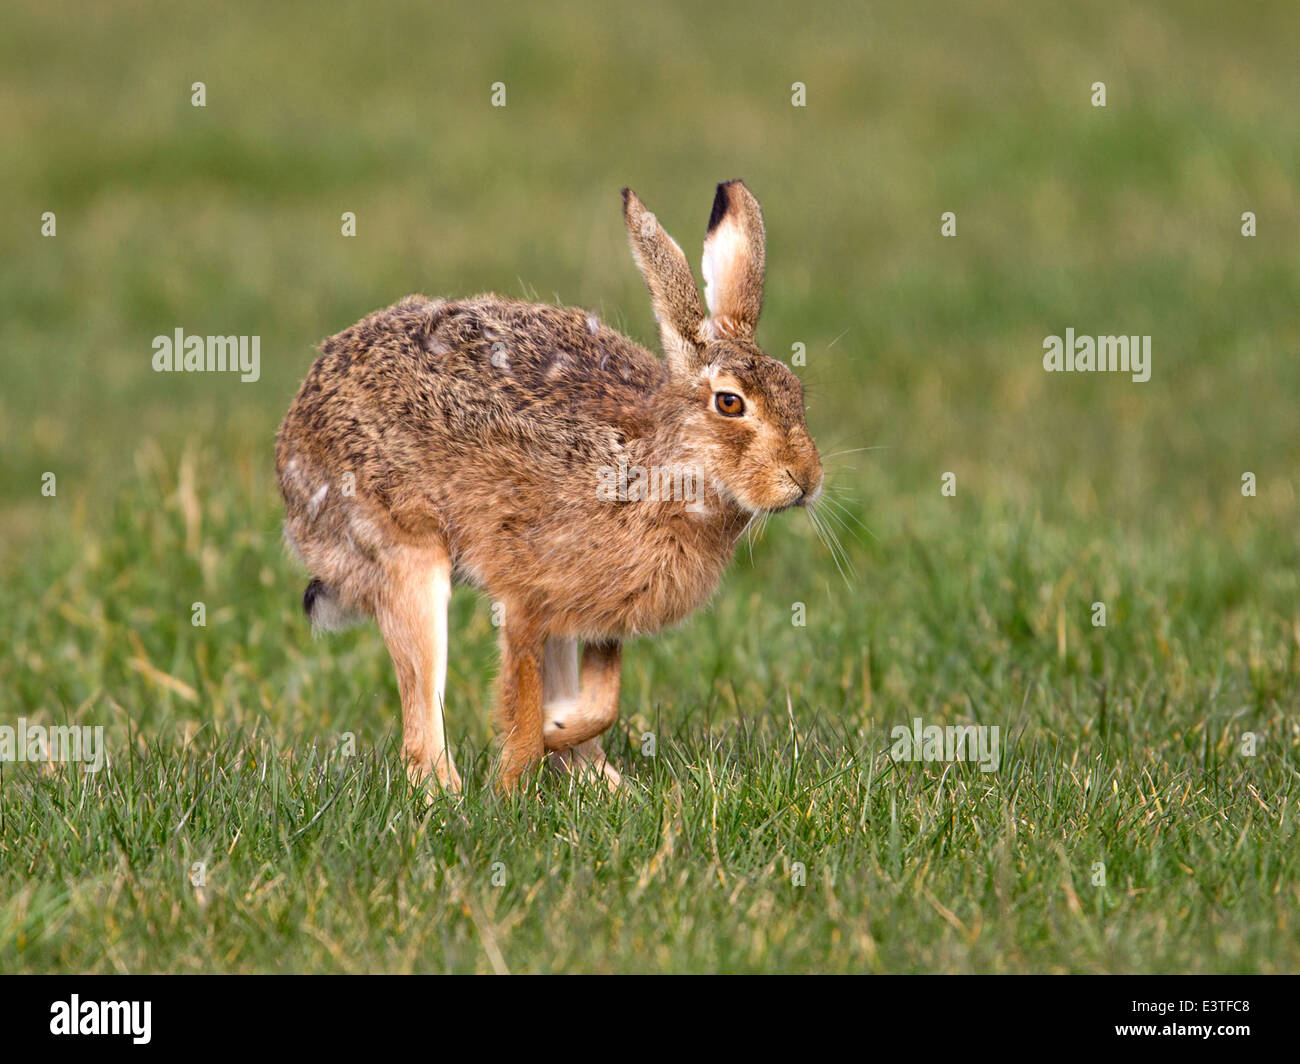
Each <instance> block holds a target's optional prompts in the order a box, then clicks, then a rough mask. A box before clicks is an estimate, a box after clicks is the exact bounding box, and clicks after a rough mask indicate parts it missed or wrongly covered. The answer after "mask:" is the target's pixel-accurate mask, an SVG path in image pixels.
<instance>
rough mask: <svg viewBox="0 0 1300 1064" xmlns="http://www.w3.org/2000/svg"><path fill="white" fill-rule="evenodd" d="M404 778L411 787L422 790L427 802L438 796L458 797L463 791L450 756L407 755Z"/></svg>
mask: <svg viewBox="0 0 1300 1064" xmlns="http://www.w3.org/2000/svg"><path fill="white" fill-rule="evenodd" d="M406 778H407V779H408V780H410V781H411V786H412V787H415V788H416V789H417V790H423V791H424V792H425V796H426V798H427V799H428V800H429V801H433V799H434V798H435V797H437V796H438V795H439V794H448V795H453V796H456V795H459V794H460V793H461V791H462V789H463V787H462V785H461V781H460V773H459V772H457V771H456V764H455V762H453V761H452V759H451V755H450V754H443V755H442V756H440V757H437V758H431V757H424V756H411V755H410V754H408V755H407V758H406Z"/></svg>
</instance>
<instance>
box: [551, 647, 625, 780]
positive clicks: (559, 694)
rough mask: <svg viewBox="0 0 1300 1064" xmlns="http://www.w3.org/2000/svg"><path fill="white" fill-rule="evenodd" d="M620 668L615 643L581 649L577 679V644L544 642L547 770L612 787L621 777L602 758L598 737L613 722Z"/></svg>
mask: <svg viewBox="0 0 1300 1064" xmlns="http://www.w3.org/2000/svg"><path fill="white" fill-rule="evenodd" d="M621 666H622V655H621V647H620V644H618V643H595V644H591V645H589V646H587V647H584V648H583V658H582V672H581V680H580V679H579V672H578V641H577V640H576V639H572V638H569V637H563V636H557V637H552V638H550V639H548V640H547V641H546V650H545V653H544V654H543V658H542V681H543V682H542V691H543V696H542V697H543V715H544V717H545V724H544V726H543V735H544V737H545V740H546V749H547V752H548V757H549V760H550V763H551V767H552V768H554V769H556V770H557V771H560V772H566V773H569V774H571V775H574V776H577V777H579V778H582V779H603V780H605V782H606V783H608V784H609V786H610V787H611V788H616V787H618V786H619V785H620V784H621V783H622V782H623V777H622V776H620V775H619V773H618V770H617V769H615V768H614V766H613V765H611V764H610V763H609V761H608V759H607V758H606V757H605V749H604V747H603V746H601V742H600V736H601V734H602V733H603V732H605V731H606V730H608V728H609V727H610V726H611V725H612V724H613V723H614V721H615V720H617V719H618V691H619V679H620V673H621Z"/></svg>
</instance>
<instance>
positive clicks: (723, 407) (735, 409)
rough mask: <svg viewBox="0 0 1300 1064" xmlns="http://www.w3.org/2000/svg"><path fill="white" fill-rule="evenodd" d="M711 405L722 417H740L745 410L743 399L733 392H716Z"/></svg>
mask: <svg viewBox="0 0 1300 1064" xmlns="http://www.w3.org/2000/svg"><path fill="white" fill-rule="evenodd" d="M713 406H714V408H715V409H716V410H717V411H718V413H719V414H721V415H722V416H723V417H740V415H741V414H743V413H744V412H745V400H743V399H742V398H741V397H740V396H738V395H737V394H736V393H735V392H718V394H717V395H715V396H714V397H713Z"/></svg>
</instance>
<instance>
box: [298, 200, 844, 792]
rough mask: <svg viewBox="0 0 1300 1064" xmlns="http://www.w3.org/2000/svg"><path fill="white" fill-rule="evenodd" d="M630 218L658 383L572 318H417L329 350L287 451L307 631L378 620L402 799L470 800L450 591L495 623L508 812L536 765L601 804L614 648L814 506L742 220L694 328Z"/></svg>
mask: <svg viewBox="0 0 1300 1064" xmlns="http://www.w3.org/2000/svg"><path fill="white" fill-rule="evenodd" d="M623 217H624V221H625V223H626V226H627V231H628V234H629V237H630V239H631V245H632V254H633V257H634V258H635V260H636V263H637V265H638V267H639V268H640V270H641V273H642V275H643V276H644V277H645V281H646V284H647V285H648V287H649V289H650V296H651V300H652V302H653V305H654V313H655V318H656V319H657V321H658V324H659V330H660V340H661V343H662V345H663V351H664V356H665V358H664V359H662V360H661V359H659V358H657V357H655V356H654V355H652V354H651V353H650V352H649V351H647V350H645V349H644V348H642V347H640V346H638V345H637V344H635V343H633V342H632V341H631V340H629V339H627V338H626V337H625V336H622V335H620V334H619V333H617V332H615V331H614V330H612V329H610V328H608V327H607V326H605V325H604V324H602V323H601V322H600V321H599V320H598V319H597V318H596V317H595V316H594V315H592V314H589V313H588V312H586V311H584V310H577V309H572V308H568V307H557V306H546V305H539V304H534V303H526V302H522V301H518V300H514V299H506V298H503V297H500V296H496V295H481V296H476V297H474V298H472V299H465V300H454V301H453V300H442V299H432V300H430V299H426V298H423V297H421V296H410V297H408V298H406V299H404V300H402V301H401V302H400V303H397V304H395V305H394V306H392V307H389V308H388V309H387V310H383V311H379V312H377V313H375V314H371V315H370V316H369V317H367V318H364V319H363V320H362V321H360V322H358V323H357V324H356V325H353V326H352V327H351V328H349V329H345V330H344V331H343V332H341V333H339V334H338V335H337V336H333V337H331V338H330V339H328V340H326V341H325V342H324V343H323V344H322V345H321V355H320V357H319V358H318V359H317V360H316V362H315V364H314V365H313V366H312V368H311V371H310V372H309V374H308V375H307V379H306V381H305V382H304V383H303V385H302V388H301V389H300V390H299V392H298V395H297V398H296V399H295V400H294V402H293V405H292V406H291V407H290V409H289V412H288V414H287V415H286V416H285V419H284V423H283V424H282V425H281V426H280V432H279V435H278V438H277V441H276V469H277V472H278V474H279V480H280V489H281V492H282V494H283V496H284V502H285V510H286V515H287V518H286V522H285V535H286V537H287V539H288V541H289V543H290V544H291V545H292V547H293V548H294V549H295V550H296V551H297V553H298V554H299V555H300V556H301V557H302V559H303V560H304V561H305V563H306V565H307V566H308V568H309V569H310V571H311V573H312V580H311V582H310V583H309V584H308V585H307V591H306V593H305V595H304V596H303V608H304V610H305V611H306V613H307V616H308V617H309V618H310V619H311V621H312V623H313V625H315V626H317V627H322V628H327V629H336V628H339V627H343V626H345V625H347V624H349V623H352V622H354V621H357V620H360V619H362V618H364V617H366V616H373V617H375V618H376V620H377V621H378V623H379V629H380V632H381V633H382V634H383V637H384V640H385V642H386V643H387V645H388V649H389V652H390V653H391V655H392V658H393V664H394V665H395V666H396V669H397V681H398V687H399V689H400V692H401V701H402V732H403V747H402V748H403V755H404V758H405V761H406V764H407V770H408V776H409V778H410V779H411V781H412V782H413V783H415V784H417V785H419V784H424V783H426V782H429V781H430V777H431V776H432V777H433V778H436V780H437V782H438V783H439V784H440V785H441V786H442V787H443V788H444V789H446V790H448V791H453V792H454V791H459V789H460V786H461V781H460V776H459V774H458V773H457V771H456V766H455V763H454V761H453V759H452V755H451V750H450V748H449V747H448V744H447V739H446V734H445V732H444V725H443V696H444V690H445V685H446V676H447V653H448V651H447V643H448V638H447V637H448V633H447V603H448V600H449V598H450V596H451V588H452V584H453V583H454V582H456V581H464V582H468V583H470V584H473V585H476V586H477V587H480V588H482V589H484V590H486V592H487V593H488V594H489V595H490V596H491V597H492V598H493V600H494V620H496V621H498V622H499V623H500V628H501V636H500V642H501V670H500V679H499V692H498V713H499V718H500V727H501V730H502V732H503V734H504V740H503V746H502V750H501V756H500V767H499V773H500V774H499V778H498V784H499V786H500V787H501V789H502V790H504V791H506V792H509V791H512V790H513V789H515V788H516V787H517V786H518V784H519V782H520V779H521V777H523V775H524V773H526V772H528V771H529V770H531V769H532V768H533V766H535V765H536V764H538V763H540V762H541V761H542V760H543V758H544V757H545V756H546V755H549V756H550V760H551V762H552V764H553V765H554V766H555V767H556V768H558V769H561V770H567V771H570V772H574V773H579V774H584V775H588V776H592V777H595V778H603V779H605V780H607V781H608V782H609V783H610V784H611V785H617V784H618V782H619V775H618V773H617V772H616V771H615V770H614V769H613V767H612V766H610V765H609V764H608V763H607V761H606V759H605V754H604V751H603V749H602V747H601V744H600V735H601V734H602V733H603V732H604V731H605V730H606V729H607V728H609V727H610V726H611V725H612V724H613V723H614V721H615V719H616V718H617V715H618V698H619V680H620V674H621V668H622V658H621V647H622V643H623V641H624V640H626V639H628V638H630V637H632V636H636V635H640V634H643V633H648V632H653V631H656V630H658V629H661V628H663V627H665V626H666V625H672V624H674V623H676V622H679V621H681V620H682V619H683V618H685V617H686V616H687V615H688V614H689V613H690V612H691V611H692V610H694V609H695V608H696V607H697V606H699V605H700V604H701V603H703V602H704V601H705V599H707V598H708V597H709V596H710V594H711V593H712V592H713V590H714V588H715V587H716V585H717V583H718V580H719V578H720V576H721V574H722V571H723V569H724V568H725V567H726V565H727V563H728V562H729V561H730V559H731V556H732V552H733V550H734V546H735V543H736V540H737V538H738V537H739V536H740V534H741V533H742V532H743V531H744V529H745V528H746V526H747V524H748V523H749V522H750V521H752V520H753V519H754V518H755V516H756V515H760V514H765V513H769V512H772V511H777V510H784V509H786V508H788V507H791V506H796V505H801V504H808V503H811V502H813V501H814V500H815V499H816V497H817V496H818V494H819V492H820V491H821V485H822V469H821V460H820V458H819V456H818V453H817V448H816V446H815V444H814V443H813V440H812V437H811V436H810V435H809V433H808V429H807V427H806V425H805V423H804V404H803V388H802V385H801V384H800V382H799V379H798V378H797V377H796V376H795V375H794V374H793V373H792V372H791V371H790V370H789V369H787V368H786V367H785V366H784V365H782V364H781V363H780V362H777V361H776V360H774V359H772V358H769V357H768V356H766V355H764V354H763V353H762V351H760V350H759V349H758V347H757V346H755V343H754V330H755V327H756V326H757V324H758V315H759V310H760V309H761V307H762V302H763V269H764V230H763V217H762V213H761V211H760V210H759V205H758V201H757V200H756V199H755V198H754V197H753V195H752V194H751V193H750V192H749V190H748V189H747V188H746V187H745V186H744V184H743V183H742V182H740V181H730V182H727V183H725V184H721V185H719V186H718V188H717V194H716V197H715V199H714V203H713V211H712V214H711V216H710V218H709V224H708V232H707V236H706V237H705V241H704V279H705V291H706V300H707V304H708V309H707V311H706V309H705V306H704V304H703V303H702V302H701V300H700V296H699V291H698V289H697V288H696V285H695V279H694V277H693V276H692V274H691V270H690V267H689V265H688V264H687V261H686V257H685V256H684V255H683V254H682V250H681V248H680V247H679V246H678V245H677V243H676V242H675V241H674V240H673V239H672V238H671V237H670V236H668V234H667V233H666V232H664V230H663V229H662V228H661V227H660V225H659V223H658V222H657V221H656V220H655V216H654V215H653V214H651V213H650V212H649V211H647V210H646V208H645V206H644V205H643V204H642V203H641V201H640V200H639V199H638V198H637V197H636V196H635V195H634V194H633V193H632V192H631V190H629V189H624V190H623ZM579 642H581V644H582V651H581V671H579V653H578V647H579Z"/></svg>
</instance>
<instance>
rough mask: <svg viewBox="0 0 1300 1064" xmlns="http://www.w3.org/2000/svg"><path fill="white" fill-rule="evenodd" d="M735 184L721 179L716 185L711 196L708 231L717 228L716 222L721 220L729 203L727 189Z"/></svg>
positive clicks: (729, 196) (729, 198)
mask: <svg viewBox="0 0 1300 1064" xmlns="http://www.w3.org/2000/svg"><path fill="white" fill-rule="evenodd" d="M733 184H735V182H734V181H723V182H721V183H720V184H719V185H718V191H717V193H716V194H715V195H714V197H713V210H712V211H711V212H710V214H709V228H708V232H710V233H711V232H713V230H715V229H716V228H718V223H719V222H721V221H722V218H723V216H724V215H725V214H726V213H727V208H728V207H729V206H730V204H731V195H730V193H729V191H728V189H730V188H731V186H732V185H733Z"/></svg>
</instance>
